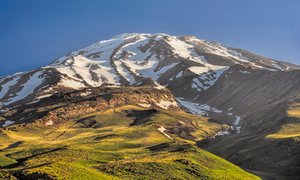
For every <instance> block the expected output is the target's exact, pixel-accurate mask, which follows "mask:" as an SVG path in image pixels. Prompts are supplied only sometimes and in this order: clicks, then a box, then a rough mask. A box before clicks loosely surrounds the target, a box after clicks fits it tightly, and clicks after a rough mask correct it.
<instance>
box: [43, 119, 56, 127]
mask: <svg viewBox="0 0 300 180" xmlns="http://www.w3.org/2000/svg"><path fill="white" fill-rule="evenodd" d="M53 124H54V122H53V121H52V120H49V121H47V122H46V123H45V125H46V126H53Z"/></svg>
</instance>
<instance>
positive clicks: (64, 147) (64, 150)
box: [0, 105, 259, 180]
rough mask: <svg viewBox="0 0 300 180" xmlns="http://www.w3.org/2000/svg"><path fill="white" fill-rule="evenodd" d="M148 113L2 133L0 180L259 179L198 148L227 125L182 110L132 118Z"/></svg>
mask: <svg viewBox="0 0 300 180" xmlns="http://www.w3.org/2000/svg"><path fill="white" fill-rule="evenodd" d="M146 110H147V109H145V108H140V107H137V106H130V105H128V106H122V107H119V108H112V109H108V110H106V111H101V112H96V113H92V114H88V115H85V116H81V117H78V118H76V119H70V120H69V121H66V122H64V123H61V124H59V125H55V126H54V127H46V126H43V125H41V124H38V123H32V124H30V125H28V126H25V127H21V126H19V127H18V126H16V128H15V129H14V130H2V133H1V135H0V140H1V141H0V145H1V148H2V150H1V152H0V166H1V167H2V170H1V171H0V179H1V178H4V179H9V178H12V179H13V177H12V175H14V176H15V177H17V178H22V177H27V178H29V177H31V178H37V177H42V178H50V179H51V178H53V179H85V180H88V179H259V178H258V177H256V176H254V175H252V174H250V173H248V172H246V171H244V170H242V169H241V168H239V167H237V166H235V165H233V164H231V163H229V162H228V161H226V160H224V159H221V158H219V157H217V156H215V155H213V154H211V153H209V152H207V151H204V150H202V149H200V148H198V147H196V141H197V140H201V139H203V138H205V137H207V136H211V135H213V134H215V133H216V132H217V131H219V130H221V129H222V128H224V127H225V125H224V126H221V125H218V124H215V123H211V122H209V121H208V120H207V119H205V118H203V117H199V116H194V115H190V114H187V113H185V112H181V111H180V112H170V111H165V110H152V111H149V112H151V113H152V114H151V113H150V114H149V115H148V116H147V117H144V116H143V117H133V116H130V115H129V114H130V112H140V111H141V112H143V111H145V112H146ZM147 112H148V111H147ZM142 115H143V114H142ZM139 116H140V114H139ZM139 119H142V120H143V121H141V122H137V123H135V124H133V122H134V120H139ZM160 127H164V128H166V129H167V130H166V131H165V133H166V134H167V135H169V137H167V135H166V134H164V133H162V132H160V131H159V130H158V128H160ZM191 137H193V138H191ZM2 140H3V141H2Z"/></svg>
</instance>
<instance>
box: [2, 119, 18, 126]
mask: <svg viewBox="0 0 300 180" xmlns="http://www.w3.org/2000/svg"><path fill="white" fill-rule="evenodd" d="M13 123H15V121H10V120H6V121H5V122H4V124H3V125H2V127H7V126H9V125H11V124H13Z"/></svg>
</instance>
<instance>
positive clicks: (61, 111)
mask: <svg viewBox="0 0 300 180" xmlns="http://www.w3.org/2000/svg"><path fill="white" fill-rule="evenodd" d="M299 69H300V67H299V66H298V65H293V64H290V63H286V62H282V61H276V60H272V59H269V58H265V57H262V56H259V55H256V54H254V53H251V52H248V51H245V50H242V49H238V48H230V47H225V46H223V45H221V44H219V43H216V42H209V41H204V40H200V39H197V38H196V37H193V36H180V37H176V36H170V35H167V34H136V33H131V34H122V35H119V36H116V37H113V38H111V39H109V40H106V41H100V42H98V43H95V44H93V45H91V46H89V47H87V48H83V49H81V50H78V51H74V52H72V53H70V54H68V55H66V56H64V57H61V58H59V59H57V60H55V61H54V62H53V63H51V64H49V65H48V66H44V67H41V68H40V69H37V70H34V71H30V72H22V73H17V74H14V75H10V76H7V77H3V78H1V79H0V89H1V90H0V103H1V114H0V115H1V119H2V120H1V121H0V126H2V127H3V128H9V126H11V125H15V124H19V125H23V124H24V123H30V122H39V123H40V125H42V126H55V125H56V124H60V123H63V122H65V121H66V120H68V119H70V118H71V119H72V118H75V117H77V116H82V115H84V114H85V113H92V112H96V111H99V110H103V109H105V108H108V107H111V106H112V107H113V106H121V105H124V104H134V105H137V106H140V107H144V108H151V107H152V108H160V109H167V110H172V109H180V108H183V109H185V110H186V111H188V112H191V113H194V114H198V115H202V116H208V117H209V118H210V121H211V122H215V123H219V124H222V125H225V126H226V127H227V128H225V129H220V131H218V132H216V133H213V134H210V135H211V136H208V137H207V138H206V139H204V140H203V139H198V140H199V141H198V145H199V146H201V147H204V148H207V149H208V150H210V151H212V152H214V153H217V154H219V155H220V156H222V157H224V158H226V159H228V160H230V161H232V162H234V163H236V164H238V165H240V166H241V167H243V168H245V169H247V170H249V171H251V172H253V173H257V174H259V175H260V176H262V177H265V178H274V177H280V178H282V179H283V178H295V177H299V176H300V175H299V173H298V172H299V171H298V170H299V164H298V162H297V158H298V157H299V152H298V151H297V148H298V146H299V141H298V138H299V134H300V132H299V131H300V130H297V128H294V130H293V132H292V133H290V134H288V135H287V133H283V134H285V138H279V139H278V138H277V139H274V138H273V139H272V138H271V139H270V138H268V137H274V134H275V136H276V137H277V135H276V134H278V132H281V134H282V131H281V130H282V129H283V127H284V128H286V127H298V124H299V122H298V120H299V117H298V116H295V117H294V116H293V117H292V120H293V121H292V122H293V123H291V122H290V121H288V120H289V119H290V118H291V117H290V116H289V113H288V112H289V108H290V107H291V106H293V107H294V106H295V105H294V104H297V103H299V96H300V82H299V81H300V70H299ZM168 89H169V90H168ZM120 92H123V93H120ZM124 92H125V93H124ZM126 93H127V94H128V96H127V95H124V94H126ZM175 99H176V100H175ZM175 129H176V128H175ZM289 129H290V128H289ZM169 131H171V132H174V128H173V129H171V130H169ZM175 131H177V132H178V130H175ZM179 132H180V133H182V131H181V130H179ZM184 132H185V131H184ZM284 132H285V131H284ZM180 133H179V134H180ZM185 133H186V132H185ZM297 134H298V135H297ZM185 137H186V138H187V137H189V136H185ZM286 143H287V144H288V145H282V144H286ZM274 147H278V148H274ZM282 147H284V148H282ZM270 148H271V149H274V152H272V153H269V151H270ZM272 156H278V159H276V160H273V159H272V158H271V157H272ZM285 159H289V160H286V161H284V160H285ZM289 167H292V168H291V169H292V170H290V169H289Z"/></svg>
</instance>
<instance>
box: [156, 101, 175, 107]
mask: <svg viewBox="0 0 300 180" xmlns="http://www.w3.org/2000/svg"><path fill="white" fill-rule="evenodd" d="M156 105H157V106H158V107H160V108H162V109H169V107H171V106H175V107H177V103H176V102H175V101H165V100H161V101H160V102H159V103H156Z"/></svg>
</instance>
